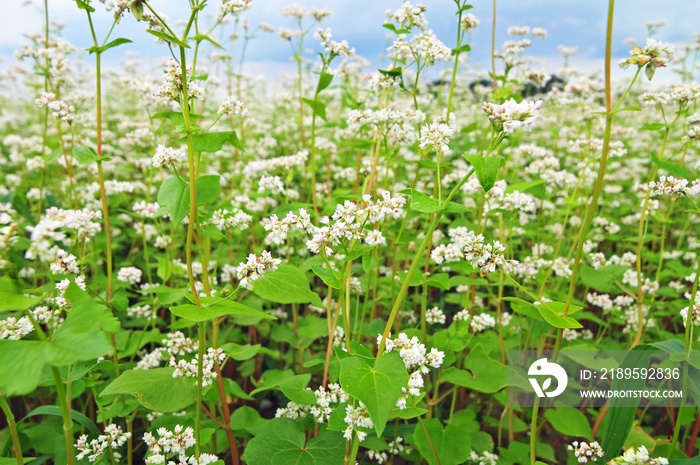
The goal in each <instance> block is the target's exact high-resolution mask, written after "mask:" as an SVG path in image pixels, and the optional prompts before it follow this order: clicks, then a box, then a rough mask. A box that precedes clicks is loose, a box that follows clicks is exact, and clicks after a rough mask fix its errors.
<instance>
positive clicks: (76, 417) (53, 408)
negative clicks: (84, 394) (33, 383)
mask: <svg viewBox="0 0 700 465" xmlns="http://www.w3.org/2000/svg"><path fill="white" fill-rule="evenodd" d="M37 415H53V416H58V417H60V416H61V415H62V414H61V407H59V406H58V405H42V406H39V407H37V408H35V409H34V410H32V411H31V412H29V413H28V414H27V415H25V417H24V418H22V419H21V420H20V421H19V422H23V421H24V420H26V419H27V418H29V417H34V416H37ZM70 416H71V418H72V419H73V421H74V422H76V423H79V424H81V425H83V426H84V427H86V428H87V429H88V431H90V432H91V433H95V434H100V433H101V431H100V429H99V428H98V427H97V425H95V423H93V422H92V420H90V419H89V418H88V417H86V416H85V415H83V414H82V413H80V412H77V411H75V410H71V412H70Z"/></svg>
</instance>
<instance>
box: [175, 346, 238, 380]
mask: <svg viewBox="0 0 700 465" xmlns="http://www.w3.org/2000/svg"><path fill="white" fill-rule="evenodd" d="M224 360H226V354H225V353H224V351H223V349H216V350H214V349H212V348H211V347H209V348H208V349H207V353H206V354H204V363H202V387H207V386H209V385H210V384H212V383H213V382H214V379H215V378H216V371H215V370H214V364H215V363H218V364H219V365H221V364H222V363H223V362H224ZM170 366H171V367H175V371H173V378H183V377H190V378H197V372H198V370H199V354H196V355H195V356H194V358H193V359H192V360H191V361H189V362H188V361H187V360H179V361H178V362H175V359H173V358H171V359H170Z"/></svg>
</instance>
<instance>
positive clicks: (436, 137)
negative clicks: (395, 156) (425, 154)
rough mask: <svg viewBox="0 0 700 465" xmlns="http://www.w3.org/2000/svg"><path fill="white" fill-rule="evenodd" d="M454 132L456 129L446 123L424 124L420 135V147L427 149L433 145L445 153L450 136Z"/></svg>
mask: <svg viewBox="0 0 700 465" xmlns="http://www.w3.org/2000/svg"><path fill="white" fill-rule="evenodd" d="M453 134H454V130H453V129H452V128H451V127H449V126H448V125H447V124H444V123H430V124H429V125H428V124H426V125H425V126H423V131H422V133H421V136H420V148H421V149H426V148H427V147H429V146H430V147H432V148H433V150H435V151H436V152H441V153H445V152H446V151H447V150H448V149H449V146H448V145H447V144H449V143H450V137H452V135H453Z"/></svg>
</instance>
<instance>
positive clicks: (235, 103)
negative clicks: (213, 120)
mask: <svg viewBox="0 0 700 465" xmlns="http://www.w3.org/2000/svg"><path fill="white" fill-rule="evenodd" d="M217 113H218V114H219V116H222V115H233V116H245V115H247V114H248V110H247V109H246V108H244V107H243V102H241V101H240V100H237V99H236V98H235V97H233V96H231V97H229V98H228V99H226V100H224V101H223V102H222V103H221V105H220V106H219V110H218V111H217Z"/></svg>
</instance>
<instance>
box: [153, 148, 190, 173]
mask: <svg viewBox="0 0 700 465" xmlns="http://www.w3.org/2000/svg"><path fill="white" fill-rule="evenodd" d="M185 161H187V155H185V154H184V153H182V152H180V151H179V150H175V149H174V148H172V147H166V146H164V145H163V144H158V147H156V154H155V155H153V158H152V159H151V164H152V165H153V167H154V168H160V167H161V166H168V167H170V168H173V167H174V166H176V164H178V163H183V162H185Z"/></svg>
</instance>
